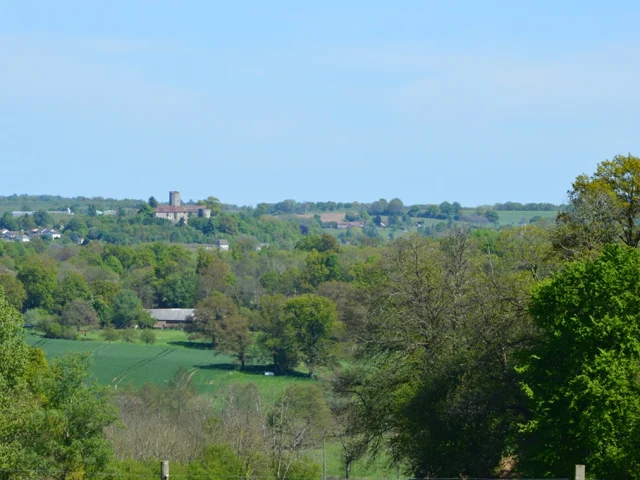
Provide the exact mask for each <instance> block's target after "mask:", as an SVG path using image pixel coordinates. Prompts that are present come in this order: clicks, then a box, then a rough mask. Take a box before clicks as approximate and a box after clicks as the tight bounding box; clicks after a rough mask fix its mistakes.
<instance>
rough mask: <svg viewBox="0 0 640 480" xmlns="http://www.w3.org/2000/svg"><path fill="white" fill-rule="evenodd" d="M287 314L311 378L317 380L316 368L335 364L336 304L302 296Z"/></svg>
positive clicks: (288, 306) (287, 305) (288, 307)
mask: <svg viewBox="0 0 640 480" xmlns="http://www.w3.org/2000/svg"><path fill="white" fill-rule="evenodd" d="M284 312H285V314H286V315H287V317H288V319H289V321H290V322H291V326H292V327H293V330H294V332H295V336H296V340H297V344H298V348H299V350H300V353H301V355H302V359H303V360H304V361H305V362H306V364H307V367H308V368H309V376H310V377H311V378H314V371H315V368H316V366H318V365H328V364H329V363H330V361H331V347H332V346H333V344H334V343H335V341H336V339H335V336H336V334H337V330H338V327H339V323H338V313H337V310H336V306H335V303H333V302H332V301H331V300H329V299H328V298H326V297H320V296H317V295H312V294H308V295H301V296H299V297H296V298H293V299H291V300H288V301H287V302H286V303H285V304H284Z"/></svg>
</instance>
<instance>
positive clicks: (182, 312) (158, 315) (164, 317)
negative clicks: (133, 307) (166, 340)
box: [147, 308, 194, 328]
mask: <svg viewBox="0 0 640 480" xmlns="http://www.w3.org/2000/svg"><path fill="white" fill-rule="evenodd" d="M193 311H194V309H193V308H150V309H148V310H147V312H149V314H150V315H151V316H152V317H153V318H154V319H155V320H156V323H154V324H153V328H184V326H185V325H186V324H187V323H191V322H192V321H193Z"/></svg>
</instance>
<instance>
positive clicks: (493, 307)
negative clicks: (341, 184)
mask: <svg viewBox="0 0 640 480" xmlns="http://www.w3.org/2000/svg"><path fill="white" fill-rule="evenodd" d="M538 240H544V237H542V236H540V237H538ZM536 248H538V247H536ZM549 249H550V246H548V247H547V250H546V251H548V250H549ZM499 250H500V251H499V255H494V254H493V253H492V254H491V255H488V254H486V253H484V249H482V248H481V245H479V244H478V243H477V240H476V239H475V238H474V237H472V236H470V235H468V234H467V233H466V232H463V231H454V232H451V233H450V234H449V235H448V236H447V237H445V238H444V239H443V240H441V241H440V242H435V241H432V240H429V239H426V238H424V237H418V236H413V235H409V236H404V237H402V238H400V239H398V240H396V241H394V242H393V243H392V244H391V245H390V246H389V248H388V249H387V250H386V251H385V252H384V256H383V258H382V259H381V260H380V261H379V262H377V263H374V264H373V268H371V269H369V270H366V271H365V272H364V275H363V277H362V278H363V282H362V284H361V287H360V289H361V291H360V292H359V298H360V299H361V300H360V301H362V302H363V303H364V305H365V307H366V311H365V312H364V314H362V315H357V316H355V317H354V320H355V321H356V322H358V321H359V322H362V325H361V326H360V327H359V328H357V330H356V332H357V338H356V340H357V349H356V352H355V353H356V358H355V361H354V362H353V363H352V365H351V366H350V367H349V368H348V369H346V370H345V371H344V372H342V373H341V374H340V375H339V376H338V378H337V379H336V381H335V382H334V388H335V391H336V393H337V394H339V396H340V398H341V402H340V403H341V406H340V409H339V410H340V412H339V413H340V416H341V417H342V418H344V419H345V420H346V421H348V422H349V423H348V427H347V436H346V438H347V441H348V439H349V438H352V439H353V442H354V443H353V446H354V448H356V451H357V450H360V451H361V449H362V445H359V442H361V441H363V442H364V445H366V446H367V447H368V448H369V449H370V451H373V452H377V451H380V450H382V449H388V450H389V451H390V452H391V455H392V457H393V458H394V460H395V461H396V462H398V463H399V464H403V465H404V466H405V468H406V469H407V471H409V472H411V473H412V474H414V475H416V476H420V477H425V476H438V477H455V476H458V475H460V474H473V475H474V476H486V477H491V476H493V470H494V469H495V468H496V466H497V465H498V463H499V462H500V460H501V458H502V457H503V456H504V455H507V454H509V452H511V451H512V449H513V445H514V438H515V436H516V434H517V422H518V421H520V420H521V418H522V409H521V408H520V405H521V404H522V400H521V393H520V389H519V386H518V384H517V382H516V379H515V375H514V373H513V369H512V366H513V365H514V364H515V358H514V355H515V354H516V353H517V352H518V351H519V349H520V346H521V345H526V344H527V342H528V341H530V339H531V338H532V337H533V336H534V331H533V329H532V326H531V323H530V320H529V319H528V317H527V316H526V314H525V311H524V307H525V305H526V301H527V296H526V293H527V291H528V289H529V288H530V286H531V285H532V284H533V283H535V282H536V281H537V280H536V277H535V276H534V275H533V273H532V272H534V271H535V272H538V275H539V276H543V275H544V274H545V272H547V271H549V267H548V266H547V263H548V262H549V260H548V258H547V256H545V254H542V253H537V252H536V250H535V249H532V248H531V244H530V243H528V241H527V237H526V236H518V235H509V236H507V237H505V238H504V240H503V242H501V247H500V249H499ZM527 259H528V263H527V261H526V260H527ZM527 264H529V265H534V266H535V268H533V269H530V270H527V269H523V268H522V267H523V265H527Z"/></svg>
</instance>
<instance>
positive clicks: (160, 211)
mask: <svg viewBox="0 0 640 480" xmlns="http://www.w3.org/2000/svg"><path fill="white" fill-rule="evenodd" d="M190 214H193V215H197V216H198V217H204V218H209V217H211V210H209V209H208V208H206V207H205V206H204V205H181V204H180V192H169V205H158V207H157V208H156V217H158V218H166V219H167V220H171V222H173V223H178V222H179V221H180V220H181V219H184V223H187V222H188V221H189V215H190Z"/></svg>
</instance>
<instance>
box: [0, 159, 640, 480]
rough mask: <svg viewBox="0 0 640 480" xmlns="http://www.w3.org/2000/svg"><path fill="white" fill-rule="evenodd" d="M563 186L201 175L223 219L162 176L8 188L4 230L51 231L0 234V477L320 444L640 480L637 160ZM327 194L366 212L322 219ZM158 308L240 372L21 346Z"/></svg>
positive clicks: (135, 468) (477, 467) (147, 334)
mask: <svg viewBox="0 0 640 480" xmlns="http://www.w3.org/2000/svg"><path fill="white" fill-rule="evenodd" d="M567 198H568V201H567V204H566V205H563V206H557V205H552V204H548V203H529V204H521V203H515V202H506V203H502V204H496V205H491V206H480V207H474V208H468V207H463V206H461V205H460V204H459V203H457V202H452V203H449V202H443V203H442V204H439V205H413V206H405V205H404V204H403V202H402V201H401V200H400V199H397V198H396V199H392V200H390V201H389V202H387V201H386V200H385V199H380V200H378V201H376V202H372V203H370V204H360V203H357V202H352V203H338V202H318V203H311V202H302V203H298V202H295V201H293V200H287V201H283V202H280V203H278V204H258V205H257V206H256V207H255V208H253V207H237V206H233V205H224V204H222V203H221V202H219V201H218V200H217V199H215V198H213V197H209V198H208V199H207V200H204V202H206V204H207V205H208V206H211V207H213V208H212V216H211V218H198V217H193V218H190V219H189V221H188V223H185V222H178V223H177V224H172V223H171V222H169V221H168V220H165V219H161V218H156V217H155V216H154V213H153V212H154V208H155V207H156V206H157V205H158V202H157V200H156V199H155V198H153V197H152V198H150V199H149V200H148V201H146V202H141V201H134V200H122V201H118V200H113V199H106V200H105V199H97V198H79V199H78V198H77V199H65V198H63V197H53V196H50V197H37V196H13V197H0V208H2V209H3V211H4V212H5V213H4V214H3V215H2V217H1V219H0V228H4V229H6V230H9V231H25V232H26V231H29V230H30V229H32V228H37V227H41V228H44V227H48V228H54V229H56V230H58V231H60V232H61V238H58V239H53V238H51V237H47V236H41V237H40V238H32V239H31V240H30V241H29V242H17V241H5V242H0V479H19V480H22V479H42V478H46V479H61V480H62V479H69V480H71V479H74V480H79V479H85V478H87V479H89V478H113V479H116V478H127V477H130V478H157V477H158V462H159V461H160V460H170V461H171V465H172V475H171V478H191V479H196V478H213V477H227V478H231V477H233V478H245V479H251V478H258V477H270V478H274V479H279V480H285V479H309V480H310V479H317V478H319V477H320V476H321V475H322V474H323V466H322V462H321V461H319V460H318V458H317V456H316V455H315V453H314V452H318V451H319V449H321V448H323V445H325V446H326V444H329V446H330V451H331V452H334V454H335V456H336V457H337V458H339V467H338V468H339V470H340V474H339V476H340V477H346V478H349V477H350V476H355V475H354V473H353V472H354V470H353V469H354V468H355V467H356V466H359V465H364V464H369V465H372V464H374V463H376V462H377V464H384V465H385V468H386V470H385V472H386V473H385V475H386V476H387V477H388V478H391V477H392V476H400V475H402V476H408V477H412V478H466V477H475V478H560V477H564V478H568V477H570V476H571V475H572V472H573V468H574V465H576V464H585V465H587V468H588V472H589V476H593V477H594V478H600V479H605V478H611V479H614V478H615V479H620V480H623V479H640V473H639V472H640V468H639V467H640V453H639V452H640V449H639V448H638V440H637V439H638V438H640V436H639V435H638V433H639V431H640V395H639V393H640V252H639V251H638V244H639V243H640V224H639V221H640V158H637V157H634V156H632V155H630V154H629V155H617V156H615V157H613V158H612V159H611V160H604V161H602V162H601V163H600V164H599V165H598V167H597V169H596V171H595V172H593V173H592V174H583V175H579V176H577V177H576V179H575V181H574V182H573V184H572V185H571V186H570V189H569V191H568V197H567ZM10 205H17V206H18V207H19V208H20V209H21V210H24V211H26V210H29V211H31V210H33V211H34V213H33V214H32V215H22V216H17V217H15V216H14V215H12V214H11V211H13V210H14V209H13V208H10ZM67 209H69V210H67ZM72 209H73V211H72V213H74V215H69V211H71V210H72ZM108 209H109V210H114V214H113V215H104V214H99V213H98V212H99V211H100V212H104V211H106V210H108ZM16 210H17V208H16ZM56 211H59V212H61V213H60V214H57V213H56ZM336 211H339V212H343V213H344V215H345V219H346V220H347V221H356V220H361V221H363V222H364V226H362V227H353V228H348V229H346V228H345V229H343V230H339V229H336V228H333V226H332V225H330V224H328V222H326V221H324V220H323V218H322V217H321V214H322V213H326V212H336ZM64 212H67V213H64ZM507 212H509V213H511V212H528V213H527V214H526V215H530V216H529V217H528V218H526V217H525V214H522V215H519V214H518V213H516V216H515V217H514V218H518V220H517V222H516V224H507V225H504V224H502V225H501V224H500V222H499V219H500V216H501V215H505V214H506V213H507ZM531 212H534V213H535V215H532V214H531ZM538 212H539V214H538ZM549 212H553V218H549V217H548V216H545V215H546V214H548V213H549ZM520 216H522V217H523V218H524V220H525V221H521V220H520V219H519V217H520ZM426 220H430V221H432V222H431V223H427V222H426ZM219 239H227V240H228V241H229V245H230V248H229V250H228V251H224V250H220V249H217V248H213V247H212V246H213V245H214V244H215V243H216V241H218V240H219ZM152 308H190V309H191V308H192V309H194V312H193V316H192V318H191V319H190V320H191V321H189V322H188V323H187V324H186V325H185V328H184V332H179V333H180V334H181V335H184V343H185V344H188V345H189V346H190V347H192V348H196V347H197V348H200V349H203V350H206V351H207V352H211V355H212V357H213V355H214V352H215V354H216V355H218V354H220V355H226V356H227V357H228V358H230V359H231V360H230V362H232V364H233V369H234V370H235V371H237V372H238V374H241V375H244V376H245V377H246V378H248V380H247V381H240V382H234V381H230V382H228V383H226V384H224V385H221V386H220V387H219V388H216V389H215V391H213V392H206V393H203V392H202V391H199V390H198V388H197V387H196V385H195V384H194V382H193V378H192V377H193V374H194V372H195V370H194V371H188V370H184V369H182V368H180V369H178V368H176V370H175V371H172V372H170V373H171V375H170V376H171V378H170V380H168V381H166V382H155V383H154V382H151V381H150V382H148V383H145V384H143V385H134V384H129V385H126V384H124V382H123V384H122V388H116V387H118V384H116V385H115V387H113V386H109V385H105V384H104V383H99V382H98V381H97V380H96V378H95V377H94V376H93V375H92V368H93V366H92V365H94V364H95V363H96V362H98V361H99V357H98V355H97V354H95V353H94V355H93V356H92V355H91V354H89V353H86V352H80V351H78V350H74V348H75V347H74V348H72V347H69V353H67V354H66V355H62V356H59V355H45V352H44V351H43V349H40V348H38V347H37V346H32V345H33V344H34V343H35V344H36V345H37V342H38V341H40V340H41V339H42V340H44V339H52V340H54V339H55V340H56V341H60V342H62V343H58V344H63V345H69V346H76V345H81V344H82V343H83V342H84V341H85V340H86V338H85V337H87V335H88V336H89V337H90V338H91V339H93V340H94V341H97V342H101V344H104V346H105V347H106V346H108V345H110V344H111V343H112V342H123V343H131V344H135V343H136V342H137V343H140V344H141V345H140V348H141V349H142V348H145V346H144V345H142V343H146V344H147V345H148V346H150V345H153V344H154V343H156V342H157V341H158V338H157V337H158V336H159V335H160V333H161V332H158V331H157V330H156V329H154V328H152V327H153V326H154V323H155V319H154V318H153V317H152V316H151V315H150V314H149V312H148V310H149V309H152ZM28 338H30V339H32V341H31V342H30V343H28V342H27V339H28ZM58 344H56V345H58ZM101 348H102V347H101ZM158 355H165V353H159V354H158ZM212 365H213V364H212ZM263 371H269V372H271V373H273V374H274V376H275V377H278V378H281V379H284V381H283V382H282V383H279V384H277V385H278V387H277V388H267V387H265V385H266V384H265V383H263V382H257V381H253V380H252V377H251V375H252V373H253V374H255V372H260V373H262V372H263ZM254 377H257V375H254ZM234 378H235V377H234ZM260 378H262V377H260ZM358 468H359V467H358ZM325 476H326V472H325ZM362 476H364V475H362Z"/></svg>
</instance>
